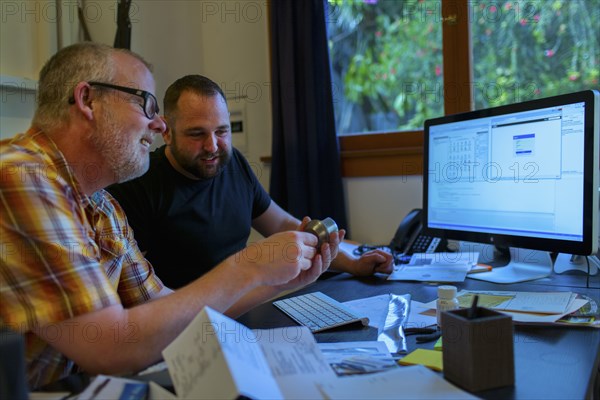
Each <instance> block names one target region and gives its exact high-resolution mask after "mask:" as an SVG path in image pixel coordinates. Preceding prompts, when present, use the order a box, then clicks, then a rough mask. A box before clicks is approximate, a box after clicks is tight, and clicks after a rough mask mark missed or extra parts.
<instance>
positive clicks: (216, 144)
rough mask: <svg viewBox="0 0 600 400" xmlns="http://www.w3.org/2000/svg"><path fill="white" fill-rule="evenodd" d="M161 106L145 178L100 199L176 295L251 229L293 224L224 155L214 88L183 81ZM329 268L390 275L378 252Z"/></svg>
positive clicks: (229, 150)
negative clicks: (108, 201)
mask: <svg viewBox="0 0 600 400" xmlns="http://www.w3.org/2000/svg"><path fill="white" fill-rule="evenodd" d="M164 105H165V111H164V112H165V121H166V122H167V130H166V131H165V132H164V133H163V138H164V140H165V143H166V145H165V146H162V147H161V148H159V149H157V150H156V151H154V152H152V153H151V155H150V160H151V161H150V169H149V170H148V172H147V173H146V174H144V175H143V176H142V177H140V178H137V179H134V180H131V181H128V182H125V183H123V184H118V185H113V186H110V187H109V188H108V191H109V192H110V193H111V194H112V195H113V196H115V198H116V199H117V200H118V201H119V203H120V204H121V205H122V207H123V208H124V210H125V213H126V214H127V218H128V220H129V222H130V224H131V226H133V228H134V232H135V237H136V240H137V242H138V244H139V246H140V249H142V250H143V251H146V257H148V259H149V260H150V261H151V262H152V265H153V266H154V268H155V269H156V271H157V272H158V275H159V276H160V277H161V278H162V279H163V281H164V282H165V283H166V284H167V285H169V286H171V287H180V286H184V285H186V284H187V283H188V282H191V281H192V280H194V279H196V278H198V277H199V276H201V275H202V274H204V273H206V272H208V271H210V269H211V268H212V267H213V266H215V265H217V264H218V263H219V262H221V261H222V260H223V259H225V258H227V257H228V256H230V255H231V254H233V253H235V252H237V251H239V250H240V249H242V248H244V247H245V246H246V242H247V241H248V237H249V235H250V229H251V228H255V229H256V230H257V231H258V232H259V233H260V234H262V235H264V236H268V235H271V234H273V233H276V232H280V231H284V230H288V229H295V227H297V226H298V225H299V224H300V221H299V220H298V219H296V218H295V217H293V216H292V215H290V214H289V213H288V212H286V211H284V210H283V209H282V208H281V207H280V206H279V205H278V204H277V203H276V202H274V201H273V200H272V199H271V198H270V197H269V195H268V194H267V192H266V191H265V189H264V188H263V187H262V185H261V184H260V182H259V181H258V179H257V177H256V176H255V174H254V172H253V171H252V168H251V167H250V165H249V163H248V161H247V160H246V159H245V157H244V156H243V155H242V154H241V153H240V152H239V151H238V150H237V149H235V148H233V147H232V144H231V123H230V119H229V111H228V107H227V101H226V99H225V95H224V94H223V91H222V90H221V88H220V87H219V85H218V84H217V83H215V82H214V81H212V80H211V79H209V78H207V77H205V76H202V75H187V76H184V77H182V78H180V79H178V80H176V81H175V82H174V83H173V84H171V85H170V86H169V88H168V89H167V91H166V93H165V97H164ZM173 260H175V261H176V262H175V263H173ZM186 260H197V262H196V263H193V264H192V263H189V262H186ZM174 265H177V267H174ZM331 267H332V268H330V270H331V269H335V270H337V271H344V272H349V273H351V274H353V275H357V276H365V275H372V274H374V273H375V272H383V273H390V272H391V271H392V268H393V265H392V256H391V255H390V254H388V253H385V252H384V251H381V250H373V251H370V252H368V253H365V254H363V255H362V256H361V257H359V258H354V257H352V256H351V255H350V254H348V253H346V252H343V251H340V252H338V255H337V257H336V259H335V260H334V261H333V262H332V265H331Z"/></svg>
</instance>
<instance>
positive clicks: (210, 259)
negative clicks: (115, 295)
mask: <svg viewBox="0 0 600 400" xmlns="http://www.w3.org/2000/svg"><path fill="white" fill-rule="evenodd" d="M108 191H109V192H110V193H111V194H112V195H113V196H114V197H115V198H116V199H117V200H118V201H119V203H120V204H121V206H122V207H123V208H124V209H125V213H126V214H127V219H128V220H129V224H130V225H131V226H132V227H133V230H134V234H135V238H136V240H137V242H138V245H139V247H140V249H141V250H142V251H146V258H147V259H148V260H150V262H151V263H152V265H153V266H154V269H155V270H156V273H157V275H158V276H159V278H161V280H162V281H163V282H164V283H165V284H166V285H167V286H169V287H171V288H178V287H181V286H184V285H186V284H187V283H190V282H191V281H193V280H194V279H196V278H198V277H199V276H201V275H203V274H204V273H206V272H208V271H209V270H210V269H211V268H212V267H214V266H215V265H216V264H218V263H219V262H221V261H222V260H224V259H225V258H227V257H228V256H230V255H232V254H233V253H235V252H237V251H239V250H241V249H243V248H244V247H246V243H247V240H248V236H249V235H250V228H251V225H252V220H253V219H254V218H256V217H258V216H260V215H261V214H262V213H264V212H265V211H266V210H267V208H268V207H269V204H270V203H271V198H270V197H269V195H268V194H267V192H266V191H265V190H264V188H263V187H262V185H261V184H260V182H259V181H258V179H257V178H256V175H255V174H254V172H253V171H252V169H251V168H250V165H249V164H248V161H247V160H246V159H245V158H244V156H243V155H242V154H241V153H240V152H239V151H237V150H236V149H233V154H232V158H231V162H230V163H229V164H228V165H227V166H226V167H225V169H223V171H222V172H221V173H220V174H219V175H218V176H216V177H214V178H211V179H207V180H193V179H189V178H187V177H185V176H183V175H182V174H180V173H179V172H177V171H176V170H175V169H174V168H173V167H172V166H171V164H170V163H169V160H167V158H166V156H165V146H163V147H161V148H159V149H157V150H155V151H154V152H152V153H151V154H150V169H149V170H148V172H147V173H146V174H145V175H143V176H141V177H139V178H137V179H134V180H131V181H129V182H125V183H122V184H118V185H113V186H111V187H109V188H108Z"/></svg>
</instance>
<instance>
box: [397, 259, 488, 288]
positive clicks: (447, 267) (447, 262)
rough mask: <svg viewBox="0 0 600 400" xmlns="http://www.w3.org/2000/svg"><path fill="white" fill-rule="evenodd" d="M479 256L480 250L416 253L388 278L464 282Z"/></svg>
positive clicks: (398, 266)
mask: <svg viewBox="0 0 600 400" xmlns="http://www.w3.org/2000/svg"><path fill="white" fill-rule="evenodd" d="M478 258H479V253H478V252H459V253H446V252H442V253H415V254H413V256H412V257H411V259H410V262H409V263H408V264H401V265H396V266H394V271H393V272H392V273H391V274H390V276H388V280H392V281H419V282H463V281H464V280H465V278H466V277H467V272H469V271H470V270H471V268H472V267H473V265H474V264H476V263H477V259H478Z"/></svg>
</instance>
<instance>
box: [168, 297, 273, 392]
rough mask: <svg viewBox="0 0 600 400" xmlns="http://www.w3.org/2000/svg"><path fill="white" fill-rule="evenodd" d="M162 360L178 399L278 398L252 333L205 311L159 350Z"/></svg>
mask: <svg viewBox="0 0 600 400" xmlns="http://www.w3.org/2000/svg"><path fill="white" fill-rule="evenodd" d="M163 358H164V360H165V362H166V363H167V366H168V369H169V374H170V375H171V380H172V381H173V386H174V387H175V392H176V394H177V397H178V398H179V399H188V398H189V399H214V398H228V399H234V398H237V397H238V396H239V395H244V396H247V397H251V398H281V397H282V395H281V392H280V390H279V387H278V386H277V383H276V382H275V379H274V378H273V376H272V375H271V372H270V368H269V366H268V364H267V361H266V359H265V357H264V355H263V354H262V351H261V349H260V346H259V345H258V344H257V339H256V337H255V335H254V333H253V332H252V331H251V330H250V329H248V328H246V327H245V326H243V325H242V324H240V323H238V322H236V321H234V320H232V319H231V318H228V317H226V316H224V315H223V314H220V313H218V312H217V311H214V310H212V309H211V308H209V307H205V308H204V309H203V310H202V311H201V312H200V313H199V314H198V315H197V316H196V317H195V318H194V320H193V321H192V322H191V323H190V324H189V325H188V326H187V327H186V328H185V329H184V330H183V332H181V334H180V335H179V336H178V337H177V338H176V339H175V340H174V341H173V342H172V343H171V344H170V345H169V346H167V347H166V348H165V350H163ZM257 382H260V385H257V384H256V383H257Z"/></svg>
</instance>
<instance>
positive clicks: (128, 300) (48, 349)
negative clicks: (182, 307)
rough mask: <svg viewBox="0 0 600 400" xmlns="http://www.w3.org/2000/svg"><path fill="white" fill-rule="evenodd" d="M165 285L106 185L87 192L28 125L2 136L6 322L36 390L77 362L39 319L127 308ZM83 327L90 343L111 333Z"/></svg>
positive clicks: (1, 314)
mask: <svg viewBox="0 0 600 400" xmlns="http://www.w3.org/2000/svg"><path fill="white" fill-rule="evenodd" d="M90 173H93V171H90ZM162 288H163V284H162V282H161V281H160V280H159V279H158V277H157V276H156V275H155V274H154V270H153V269H152V266H151V265H150V263H149V262H148V261H146V260H145V258H144V256H143V255H142V254H141V252H140V250H139V249H138V246H137V244H136V242H135V240H134V237H133V231H132V229H131V228H130V227H129V225H128V223H127V219H126V217H125V214H124V212H123V210H122V209H121V207H120V206H119V204H118V203H117V201H116V200H115V199H114V198H113V197H112V196H111V195H110V194H108V192H106V191H104V190H100V191H98V192H96V193H94V194H93V195H92V196H86V195H85V194H83V193H82V192H81V190H80V187H79V184H78V183H77V181H76V179H75V177H74V176H73V173H72V172H71V170H70V168H69V166H68V165H67V162H66V160H65V159H64V157H63V155H62V153H61V152H60V151H59V150H58V148H57V147H56V146H55V144H54V142H52V140H51V139H50V138H49V137H48V136H46V135H45V134H44V133H42V132H40V131H34V130H29V131H28V132H27V133H25V134H21V135H18V136H16V137H14V138H12V139H8V140H4V141H1V142H0V324H2V325H4V326H8V327H9V328H11V329H13V330H15V331H17V332H20V333H22V334H24V336H25V342H26V349H25V351H26V363H27V373H28V378H29V385H30V387H31V388H36V387H39V386H41V385H44V384H46V383H49V382H51V381H53V380H57V379H59V378H62V377H64V376H66V375H68V374H69V373H72V372H73V371H74V367H75V365H74V363H73V362H72V361H71V360H68V359H67V358H66V357H65V356H64V355H62V354H61V353H59V352H57V351H56V350H54V349H53V348H52V346H51V343H47V342H45V341H43V340H41V339H40V338H39V337H38V336H36V335H35V334H33V333H32V329H33V328H34V327H45V328H42V329H53V324H55V323H58V322H61V321H64V320H67V319H70V318H73V317H75V316H78V315H81V314H85V313H89V312H92V311H95V310H99V309H102V308H104V307H107V306H110V305H114V304H119V303H120V304H122V305H123V306H124V307H126V308H127V307H131V306H134V305H136V304H140V303H143V302H146V301H148V300H150V299H151V298H153V297H157V294H158V293H159V292H160V291H161V289H162ZM84 328H85V329H84V332H87V333H88V334H89V336H90V337H89V338H88V339H89V340H90V341H91V342H93V341H94V340H97V339H98V337H97V335H112V334H114V332H101V331H99V330H98V329H99V326H90V327H84ZM88 328H89V329H88ZM54 331H56V332H58V331H57V330H56V328H55V327H54ZM46 333H47V334H48V335H49V336H50V337H51V334H52V332H50V331H49V332H46Z"/></svg>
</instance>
